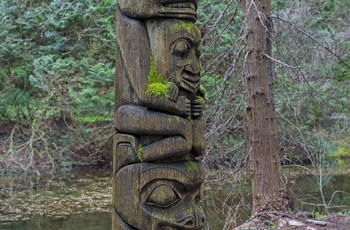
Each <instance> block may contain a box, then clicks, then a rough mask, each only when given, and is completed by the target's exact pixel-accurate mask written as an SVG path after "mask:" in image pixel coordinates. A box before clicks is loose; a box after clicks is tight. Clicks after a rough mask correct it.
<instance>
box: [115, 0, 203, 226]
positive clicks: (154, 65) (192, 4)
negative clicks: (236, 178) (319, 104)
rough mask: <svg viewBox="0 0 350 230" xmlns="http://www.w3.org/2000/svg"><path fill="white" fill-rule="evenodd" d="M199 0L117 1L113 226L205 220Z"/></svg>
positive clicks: (199, 223) (191, 223)
mask: <svg viewBox="0 0 350 230" xmlns="http://www.w3.org/2000/svg"><path fill="white" fill-rule="evenodd" d="M197 4H198V1H197V0H192V1H191V0H190V1H183V0H172V1H169V0H162V1H159V0H119V1H118V9H117V33H116V34H117V56H118V58H117V76H116V81H115V94H116V100H115V129H116V132H117V134H116V135H115V137H114V150H113V151H114V153H113V156H114V159H113V165H114V166H113V175H114V181H113V184H114V185H113V206H114V208H115V212H114V215H113V216H114V218H113V229H114V230H117V229H118V230H119V229H201V227H202V225H203V222H204V215H203V211H202V209H201V208H200V205H199V203H198V202H195V201H196V200H197V201H198V200H199V198H200V195H199V193H200V190H201V189H200V188H201V185H202V183H203V181H204V169H203V166H202V165H201V164H200V163H198V162H197V161H196V160H195V159H196V157H198V156H200V155H202V154H203V153H204V149H205V140H204V131H205V122H206V120H205V118H204V116H203V109H204V106H205V92H204V89H203V88H202V87H201V85H200V77H201V75H200V70H201V62H200V54H201V42H200V31H199V30H198V28H197V27H196V26H195V24H194V22H195V20H196V18H197V15H196V9H197ZM189 166H191V167H189ZM186 210H187V211H186ZM189 210H191V211H189Z"/></svg>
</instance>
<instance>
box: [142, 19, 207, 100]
mask: <svg viewBox="0 0 350 230" xmlns="http://www.w3.org/2000/svg"><path fill="white" fill-rule="evenodd" d="M147 28H148V32H149V36H150V41H151V49H152V55H153V57H154V60H155V62H156V66H157V70H158V72H159V73H160V74H162V75H163V76H164V78H165V79H166V80H167V81H171V82H173V83H175V84H176V85H177V86H179V87H180V88H182V89H184V90H186V91H188V92H191V93H194V92H196V91H197V90H198V89H199V86H200V70H201V61H200V55H201V49H202V46H201V41H200V31H199V30H198V28H197V27H196V26H195V24H193V23H191V22H183V21H178V20H150V21H149V22H148V23H147Z"/></svg>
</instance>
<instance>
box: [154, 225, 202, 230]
mask: <svg viewBox="0 0 350 230" xmlns="http://www.w3.org/2000/svg"><path fill="white" fill-rule="evenodd" d="M160 229H161V230H189V229H191V230H200V229H202V227H197V228H193V227H191V228H187V227H171V226H169V225H162V226H161V227H160Z"/></svg>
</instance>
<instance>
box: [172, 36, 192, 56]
mask: <svg viewBox="0 0 350 230" xmlns="http://www.w3.org/2000/svg"><path fill="white" fill-rule="evenodd" d="M189 50H190V46H189V45H188V44H187V42H185V41H183V40H181V41H179V42H178V43H176V45H175V47H174V50H173V54H175V55H176V56H178V57H180V58H182V57H183V55H185V54H186V53H187V52H188V51H189Z"/></svg>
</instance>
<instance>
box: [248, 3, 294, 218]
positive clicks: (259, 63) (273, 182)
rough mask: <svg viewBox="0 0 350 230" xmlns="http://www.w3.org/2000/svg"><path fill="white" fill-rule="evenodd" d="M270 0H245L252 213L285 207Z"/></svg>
mask: <svg viewBox="0 0 350 230" xmlns="http://www.w3.org/2000/svg"><path fill="white" fill-rule="evenodd" d="M271 27H272V26H271V18H270V0H246V28H245V36H246V37H245V39H246V40H245V42H246V44H245V67H244V78H245V81H246V86H247V89H246V100H247V107H246V131H247V140H246V141H247V143H246V144H247V146H248V150H249V153H248V154H249V172H248V173H249V175H250V177H251V181H252V190H253V214H256V213H260V212H265V211H272V210H274V211H276V210H286V209H287V206H288V203H287V199H286V198H287V197H286V193H285V188H284V184H283V181H282V172H281V164H280V153H279V141H278V134H277V129H276V125H275V114H274V106H273V104H274V102H273V92H272V87H271V86H272V82H271V77H272V73H273V71H272V63H271V60H270V58H269V57H270V56H271V40H270V29H271Z"/></svg>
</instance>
